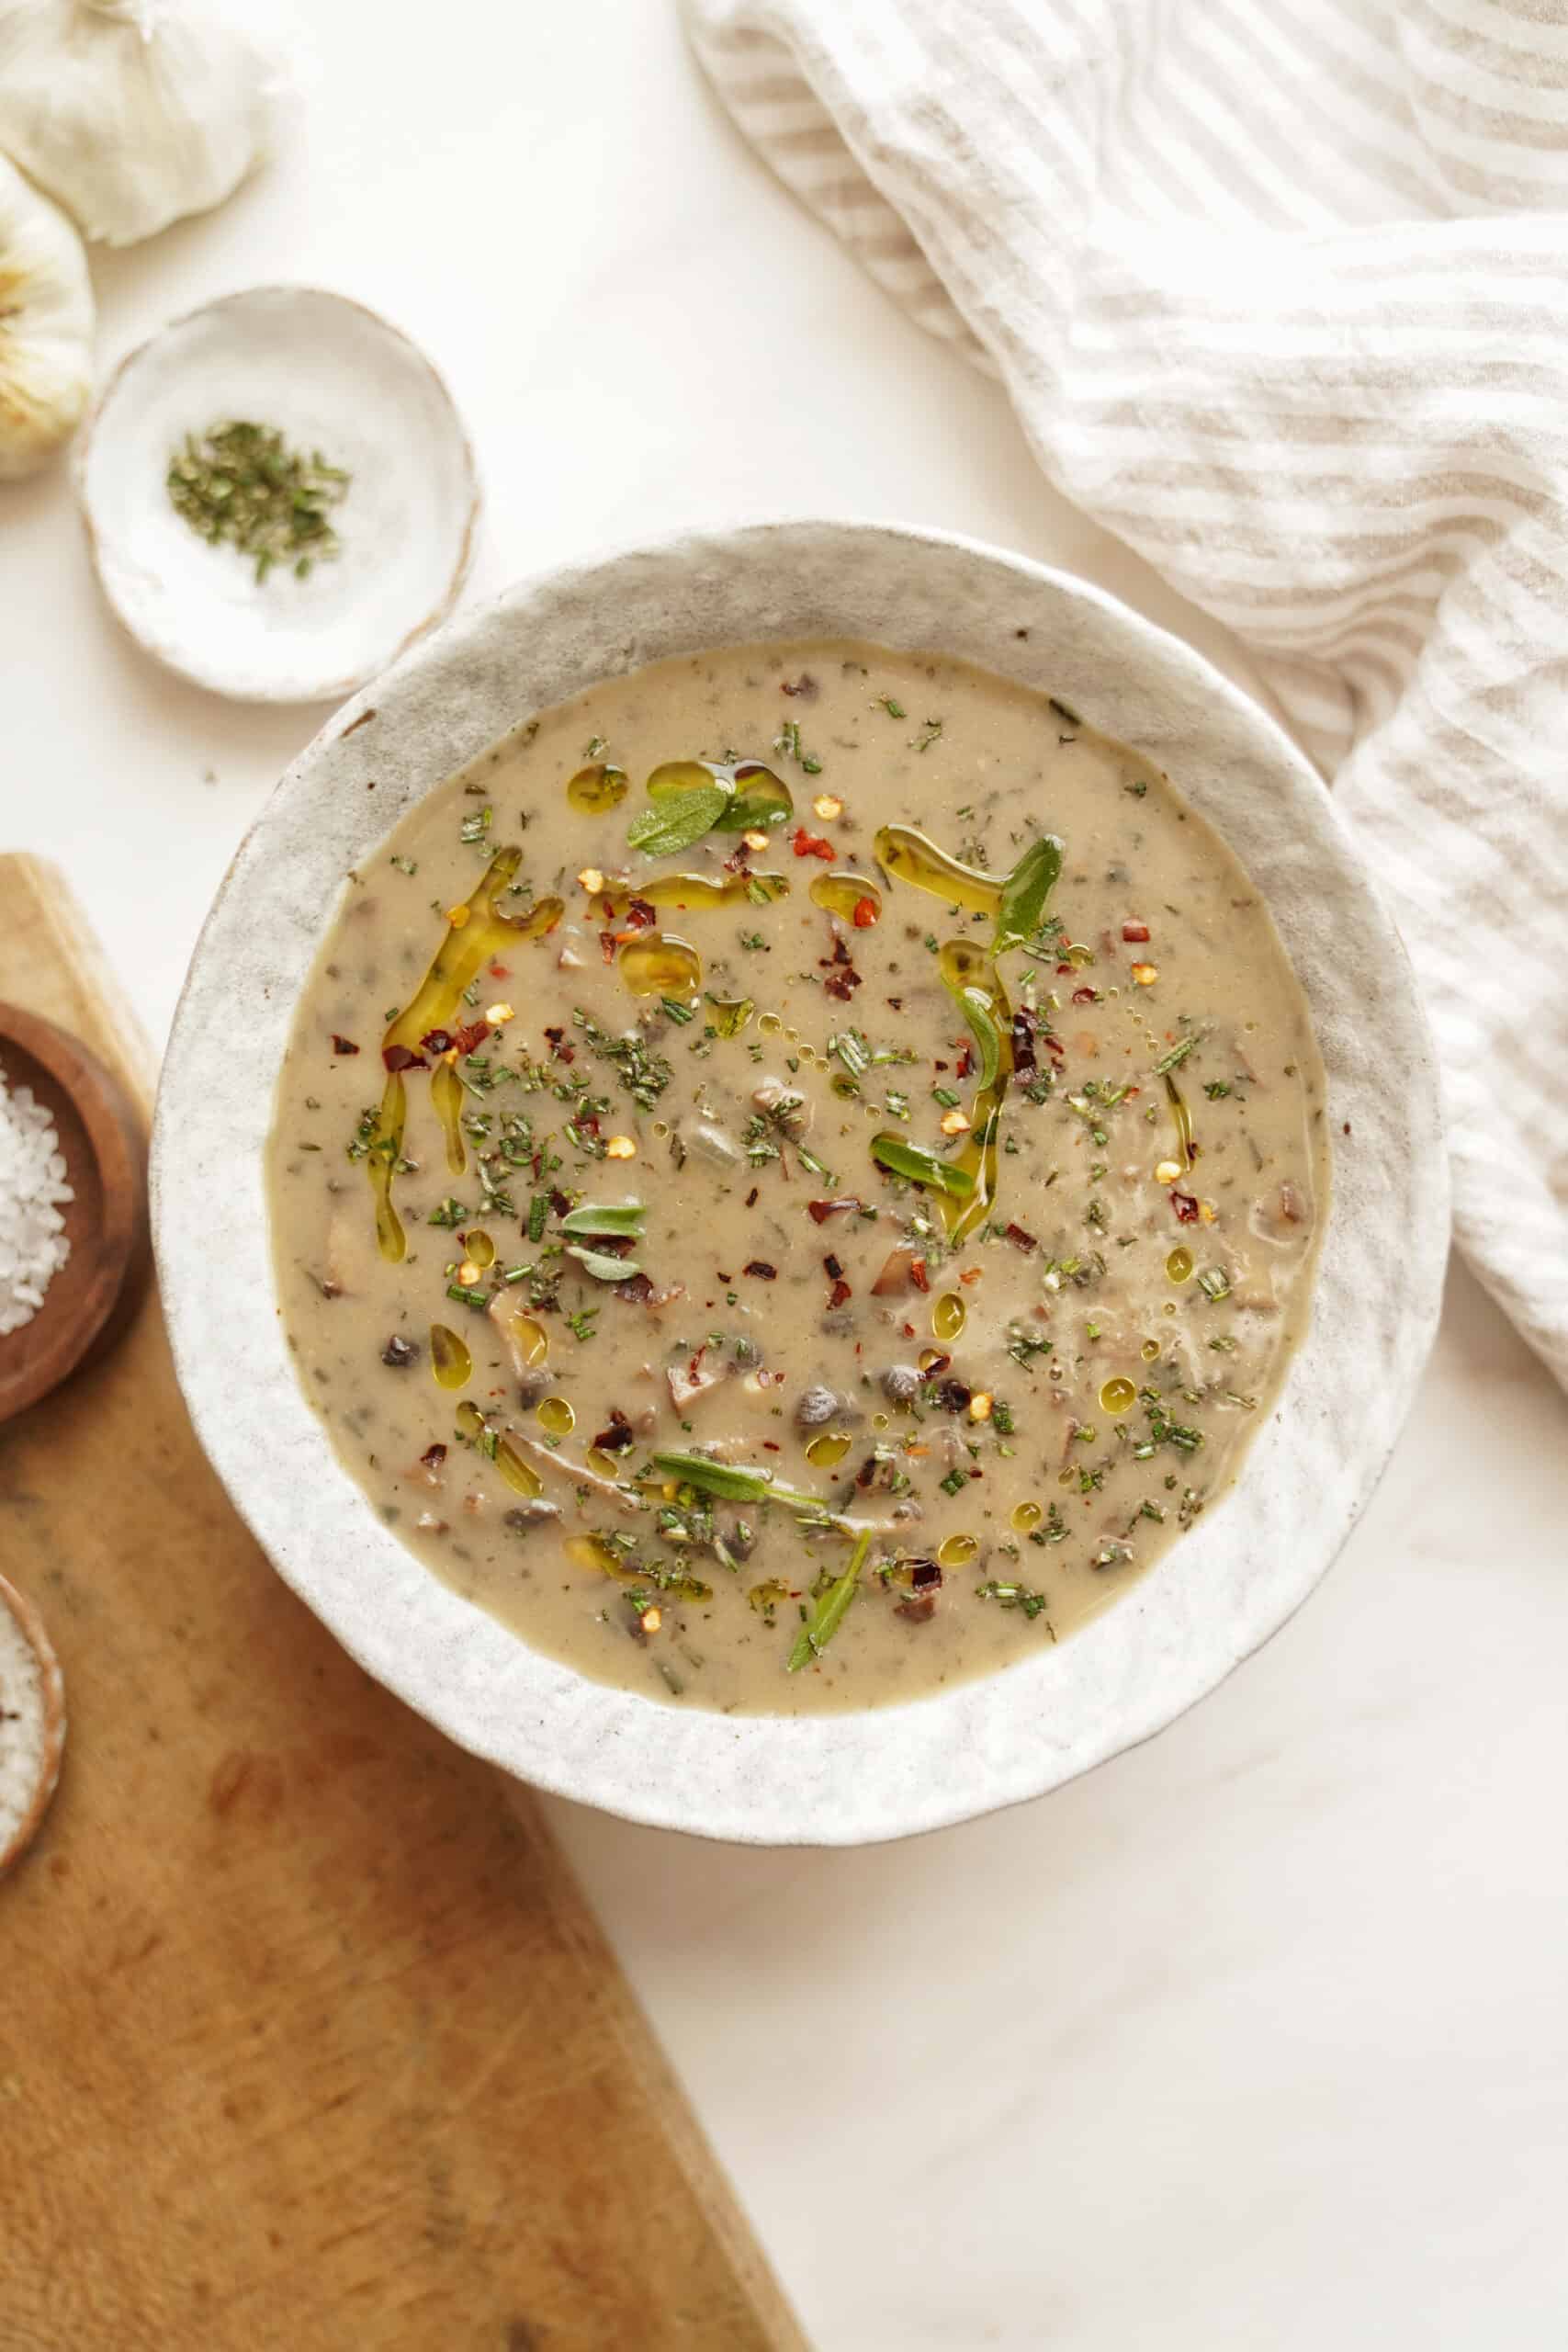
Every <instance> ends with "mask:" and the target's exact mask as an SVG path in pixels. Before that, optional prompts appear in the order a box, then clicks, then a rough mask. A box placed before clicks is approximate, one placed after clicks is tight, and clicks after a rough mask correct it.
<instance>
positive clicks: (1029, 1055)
mask: <svg viewBox="0 0 1568 2352" xmlns="http://www.w3.org/2000/svg"><path fill="white" fill-rule="evenodd" d="M1039 1027H1040V1023H1039V1022H1038V1021H1037V1020H1036V1018H1035V1016H1034V1014H1033V1013H1032V1012H1031V1011H1030V1009H1029V1007H1028V1006H1027V1005H1026V1004H1021V1005H1020V1006H1019V1008H1018V1011H1017V1012H1015V1013H1014V1014H1013V1016H1012V1069H1013V1076H1014V1077H1015V1078H1028V1077H1030V1076H1032V1073H1033V1071H1034V1069H1035V1067H1036V1064H1035V1059H1034V1040H1035V1036H1036V1035H1037V1034H1038V1031H1039Z"/></svg>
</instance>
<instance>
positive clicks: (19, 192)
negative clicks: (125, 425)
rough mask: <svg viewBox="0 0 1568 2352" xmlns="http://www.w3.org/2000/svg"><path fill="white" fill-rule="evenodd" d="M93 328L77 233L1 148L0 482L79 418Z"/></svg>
mask: <svg viewBox="0 0 1568 2352" xmlns="http://www.w3.org/2000/svg"><path fill="white" fill-rule="evenodd" d="M93 327H94V310H93V289H92V286H91V283H90V281H89V279H88V277H87V256H86V254H85V253H84V251H83V250H82V240H81V239H80V237H78V235H77V234H76V232H75V230H74V229H73V227H72V226H71V223H70V221H69V220H67V219H66V218H65V215H64V214H63V213H62V211H61V210H60V209H59V208H58V207H57V206H55V205H53V204H51V202H50V201H49V198H47V197H44V196H40V195H39V192H38V190H37V189H36V188H34V187H28V183H27V181H26V180H25V179H24V178H23V177H22V175H21V174H20V172H18V171H17V170H15V169H14V168H13V167H12V165H11V164H8V163H6V159H5V157H4V156H3V155H0V481H22V480H23V479H24V478H25V477H26V476H27V475H28V474H34V473H37V472H38V470H39V468H40V467H42V466H45V465H47V464H48V463H49V460H50V458H52V457H53V455H54V453H55V451H56V450H57V449H58V448H59V447H61V445H62V442H65V441H68V440H69V439H70V437H71V435H72V434H73V432H74V431H75V430H76V427H77V425H78V424H80V423H81V421H82V415H83V412H84V411H85V408H86V405H87V401H88V399H89V398H90V396H91V393H92V389H93Z"/></svg>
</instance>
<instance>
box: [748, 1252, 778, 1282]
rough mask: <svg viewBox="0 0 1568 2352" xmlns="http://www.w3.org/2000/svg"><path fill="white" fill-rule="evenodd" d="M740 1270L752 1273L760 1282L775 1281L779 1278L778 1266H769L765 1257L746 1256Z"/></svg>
mask: <svg viewBox="0 0 1568 2352" xmlns="http://www.w3.org/2000/svg"><path fill="white" fill-rule="evenodd" d="M740 1271H741V1272H742V1273H746V1274H754V1275H755V1276H756V1278H757V1280H758V1281H759V1282H760V1283H776V1282H777V1280H778V1278H779V1270H778V1268H777V1267H776V1266H770V1265H769V1263H768V1261H767V1260H766V1259H765V1258H748V1259H747V1261H746V1263H745V1265H744V1266H743V1267H742V1268H741V1270H740Z"/></svg>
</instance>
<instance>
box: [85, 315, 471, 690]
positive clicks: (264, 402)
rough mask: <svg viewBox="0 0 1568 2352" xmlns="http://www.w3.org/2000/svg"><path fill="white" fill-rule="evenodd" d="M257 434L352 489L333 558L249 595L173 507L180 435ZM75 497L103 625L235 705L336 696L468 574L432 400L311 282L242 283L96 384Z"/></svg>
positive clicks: (454, 435)
mask: <svg viewBox="0 0 1568 2352" xmlns="http://www.w3.org/2000/svg"><path fill="white" fill-rule="evenodd" d="M236 419H245V420H247V421H250V422H252V423H256V424H267V425H276V427H277V428H278V429H279V430H280V431H281V433H282V434H283V435H284V438H285V440H286V441H287V442H288V445H289V446H290V447H295V448H303V449H307V450H316V449H319V450H320V451H321V454H322V456H323V457H324V458H326V459H327V460H328V462H329V463H330V464H333V465H337V466H342V467H344V469H346V470H347V472H348V473H349V474H350V475H351V476H352V482H351V486H350V488H349V492H348V495H347V497H346V498H345V499H344V502H343V504H342V505H341V507H339V508H338V509H337V510H335V513H334V515H333V521H334V524H335V525H336V527H337V532H338V537H339V539H340V542H341V553H340V554H339V555H338V556H337V557H336V558H335V559H333V560H329V561H325V562H319V563H317V564H315V565H314V566H313V567H312V569H311V571H310V574H309V576H308V577H307V578H305V579H303V580H300V579H297V578H296V577H295V575H294V573H293V572H292V571H290V570H288V568H286V567H285V566H282V565H279V566H278V567H276V569H275V570H274V571H272V572H271V573H270V574H269V575H268V577H267V578H266V579H265V580H264V581H259V582H258V581H257V579H256V577H255V571H254V564H253V563H252V561H251V560H250V559H249V558H248V557H247V556H245V555H243V554H242V553H241V552H240V550H239V549H238V548H233V547H231V546H227V545H218V546H213V545H210V544H209V542H208V541H206V540H205V539H203V538H201V537H198V536H197V533H196V532H194V531H193V530H192V529H191V528H190V526H189V525H188V524H187V523H186V522H185V521H183V520H182V518H181V517H180V516H179V515H177V514H176V513H175V509H174V507H173V506H172V505H171V503H170V502H169V494H168V490H167V486H166V478H167V474H168V469H169V461H170V459H171V458H172V457H174V456H175V453H176V452H177V451H178V450H179V449H181V448H182V447H183V446H184V443H185V438H186V435H187V434H196V435H201V434H203V433H205V432H207V431H208V430H209V428H210V427H211V426H213V425H215V424H223V423H228V422H231V421H232V420H236ZM77 488H78V491H79V493H80V496H81V500H82V511H83V514H84V516H85V521H86V526H87V537H88V541H89V544H90V546H91V548H92V552H93V560H94V562H95V563H96V566H97V571H98V578H99V580H100V581H101V582H102V583H103V589H104V594H106V595H107V598H108V601H109V603H110V605H112V606H113V608H114V612H115V615H116V616H117V618H118V620H119V621H120V622H121V623H122V624H123V626H124V627H125V628H127V629H128V630H129V631H130V634H131V636H132V637H134V638H136V639H138V641H139V642H140V643H141V644H142V645H144V646H145V647H146V649H147V650H148V651H149V652H150V653H153V654H156V656H157V657H158V659H159V661H160V662H166V663H167V664H168V666H169V668H170V669H171V670H177V671H178V672H179V673H180V675H181V676H182V677H186V678H190V679H194V681H195V682H196V684H197V685H200V686H208V687H210V688H211V689H212V691H213V692H214V693H215V694H220V695H232V696H234V697H235V698H236V699H237V700H239V701H243V702H313V701H318V700H325V699H326V698H327V697H328V696H332V697H333V698H334V699H335V698H337V697H340V696H342V695H346V694H351V693H352V692H353V691H354V689H355V687H356V686H358V685H361V684H363V683H364V682H365V680H366V679H367V678H369V677H373V676H374V675H375V674H376V673H377V672H378V671H379V670H381V669H383V668H385V666H386V664H387V663H388V662H390V661H392V660H394V659H395V657H396V656H397V655H398V654H400V653H401V652H402V651H403V650H405V648H407V647H408V646H410V645H412V644H414V643H415V642H416V641H417V639H420V638H422V637H423V636H424V635H425V634H426V633H427V632H428V631H429V630H430V629H433V628H434V627H435V626H436V624H437V622H439V621H441V620H444V619H445V618H446V615H447V614H448V613H449V612H450V611H451V609H452V606H453V605H454V603H455V602H456V600H457V594H458V591H459V590H460V589H461V587H462V584H463V582H464V580H465V579H466V578H467V576H468V566H469V564H470V562H471V561H472V559H473V551H474V540H475V534H476V528H477V525H478V521H479V480H478V476H477V474H476V472H475V468H474V459H473V452H472V451H471V449H470V448H469V447H468V436H467V435H466V434H465V432H464V430H463V424H462V420H461V418H460V417H459V416H458V414H457V410H456V408H455V407H454V406H453V402H452V397H451V394H450V393H449V392H448V391H447V390H446V385H445V384H444V383H443V382H442V380H441V379H440V377H439V376H438V375H437V374H436V372H435V370H434V368H432V366H431V365H430V362H429V361H428V360H427V359H426V358H425V357H424V356H423V353H421V352H419V351H417V350H416V349H415V348H414V345H412V343H410V342H409V340H408V338H407V337H406V335H402V334H399V333H398V331H397V329H396V328H395V327H391V326H389V325H388V324H387V322H386V321H385V320H384V319H379V318H378V317H377V316H376V314H375V312H374V311H367V310H365V309H364V308H362V306H361V305H360V304H359V303H357V302H350V301H347V300H344V297H343V296H342V295H341V294H329V293H326V292H324V291H322V290H321V288H317V287H312V286H257V287H253V288H251V289H250V290H249V291H248V292H246V293H243V294H231V295H229V296H227V297H226V298H225V299H224V300H221V301H218V302H209V304H208V305H207V307H206V308H205V309H204V310H200V311H192V312H191V313H190V314H189V316H188V317H186V318H183V319H177V320H176V321H175V322H174V324H173V325H172V326H167V327H165V328H164V330H163V332H162V333H161V334H156V335H154V336H153V337H152V341H151V342H149V343H144V344H143V345H141V348H140V349H139V350H137V351H133V352H132V353H131V355H130V358H129V359H126V360H125V361H123V362H122V364H121V365H120V367H119V368H118V369H117V371H116V373H115V374H114V375H113V376H112V377H111V378H110V379H109V382H108V384H107V387H106V389H105V390H104V393H103V396H102V398H101V399H100V401H99V402H98V405H97V408H96V412H95V413H94V416H93V421H92V423H91V424H90V426H89V427H88V430H87V433H86V435H85V437H84V440H83V444H82V448H81V454H80V456H79V458H78V460H77Z"/></svg>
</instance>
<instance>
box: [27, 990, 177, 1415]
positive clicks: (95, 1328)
mask: <svg viewBox="0 0 1568 2352" xmlns="http://www.w3.org/2000/svg"><path fill="white" fill-rule="evenodd" d="M0 1069H4V1070H5V1073H6V1080H7V1083H8V1084H9V1085H10V1086H11V1087H12V1088H13V1089H15V1088H17V1087H22V1086H25V1087H28V1089H30V1091H31V1093H32V1097H33V1100H34V1102H35V1103H41V1104H42V1105H43V1107H44V1109H45V1110H46V1111H47V1112H48V1113H49V1115H50V1120H51V1124H52V1125H53V1128H54V1132H55V1134H56V1135H57V1136H59V1138H60V1149H61V1154H62V1158H63V1159H64V1161H65V1181H66V1182H67V1183H69V1184H70V1186H71V1188H72V1192H73V1199H71V1200H70V1201H68V1202H66V1204H65V1205H64V1207H63V1209H62V1216H63V1218H64V1221H65V1237H66V1239H67V1240H68V1241H69V1242H70V1244H71V1254H70V1256H69V1257H68V1258H67V1259H66V1261H65V1263H64V1265H63V1266H62V1268H61V1269H60V1272H58V1273H57V1274H56V1275H55V1277H54V1279H53V1280H52V1282H51V1283H50V1285H49V1288H48V1289H47V1290H46V1291H45V1293H44V1295H43V1305H42V1306H40V1307H39V1308H38V1309H37V1311H36V1313H35V1314H34V1315H33V1316H32V1317H31V1319H30V1320H29V1321H28V1322H26V1323H24V1324H23V1325H22V1326H21V1328H20V1329H19V1330H16V1331H10V1332H6V1333H5V1334H4V1335H0V1424H4V1423H5V1422H6V1421H7V1420H9V1419H11V1417H12V1416H13V1414H16V1413H20V1412H24V1411H25V1410H26V1409H27V1408H28V1406H29V1405H36V1404H38V1403H39V1400H40V1399H41V1398H42V1397H47V1396H48V1395H49V1392H50V1390H51V1388H55V1387H58V1385H59V1384H60V1383H61V1381H62V1380H63V1379H65V1378H66V1376H67V1375H68V1374H70V1373H72V1372H73V1371H74V1370H75V1369H76V1366H77V1365H78V1364H79V1363H82V1361H83V1359H84V1358H85V1356H86V1355H87V1353H88V1351H89V1350H90V1349H91V1348H92V1347H93V1345H94V1344H95V1342H96V1340H98V1339H100V1338H101V1337H102V1335H103V1333H104V1331H105V1329H107V1325H108V1323H109V1321H110V1318H111V1317H113V1315H114V1313H115V1310H116V1308H117V1306H118V1305H119V1302H120V1299H121V1297H122V1295H124V1293H125V1289H126V1284H127V1281H128V1279H129V1276H130V1269H131V1266H132V1262H133V1261H134V1259H135V1256H136V1251H137V1245H138V1243H139V1242H140V1243H141V1244H142V1245H143V1250H144V1248H145V1231H146V1219H147V1183H146V1154H145V1149H144V1147H143V1143H142V1135H141V1126H140V1124H139V1122H138V1120H137V1117H136V1114H135V1112H134V1111H133V1110H132V1109H131V1106H130V1102H129V1100H128V1099H127V1097H126V1095H125V1093H124V1092H123V1091H122V1090H121V1088H120V1086H119V1085H118V1082H117V1080H115V1079H114V1078H113V1077H112V1076H111V1075H110V1073H109V1072H108V1071H107V1069H105V1068H104V1066H103V1064H102V1062H100V1061H99V1060H98V1059H97V1057H96V1055H93V1054H90V1053H89V1052H88V1051H87V1048H86V1046H83V1045H79V1044H78V1043H77V1041H76V1039H75V1038H74V1037H72V1036H70V1035H67V1033H66V1032H65V1031H64V1030H63V1029H57V1028H56V1027H55V1025H54V1023H52V1022H51V1021H44V1020H40V1019H39V1015H38V1014H37V1013H34V1012H23V1011H22V1009H21V1007H20V1006H19V1005H13V1004H0Z"/></svg>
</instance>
